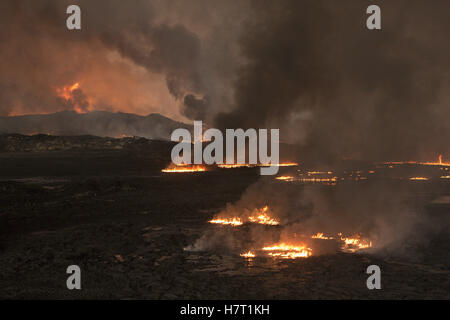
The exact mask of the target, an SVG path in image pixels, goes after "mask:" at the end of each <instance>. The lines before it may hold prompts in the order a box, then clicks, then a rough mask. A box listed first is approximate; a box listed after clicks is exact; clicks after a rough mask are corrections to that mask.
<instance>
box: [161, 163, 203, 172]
mask: <svg viewBox="0 0 450 320" xmlns="http://www.w3.org/2000/svg"><path fill="white" fill-rule="evenodd" d="M161 171H162V172H165V173H183V172H204V171H206V167H204V166H201V165H170V166H168V167H167V168H165V169H163V170H161Z"/></svg>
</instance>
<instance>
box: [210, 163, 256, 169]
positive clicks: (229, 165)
mask: <svg viewBox="0 0 450 320" xmlns="http://www.w3.org/2000/svg"><path fill="white" fill-rule="evenodd" d="M217 166H218V167H219V168H222V169H235V168H251V167H254V166H255V165H252V164H245V163H242V164H240V163H237V164H218V165H217Z"/></svg>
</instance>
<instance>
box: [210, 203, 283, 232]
mask: <svg viewBox="0 0 450 320" xmlns="http://www.w3.org/2000/svg"><path fill="white" fill-rule="evenodd" d="M268 211H269V207H268V206H265V207H263V208H261V209H257V210H255V212H254V214H252V215H250V216H248V217H247V219H246V220H243V219H241V218H239V217H233V218H215V219H212V220H210V221H209V223H213V224H222V225H231V226H235V227H236V226H241V225H243V224H244V222H251V223H258V224H265V225H270V226H276V225H279V224H280V221H278V220H277V219H275V218H272V217H271V216H270V215H269V214H268Z"/></svg>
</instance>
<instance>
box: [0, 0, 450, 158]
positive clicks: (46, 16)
mask: <svg viewBox="0 0 450 320" xmlns="http://www.w3.org/2000/svg"><path fill="white" fill-rule="evenodd" d="M68 4H79V5H80V6H81V8H82V30H81V31H76V32H74V31H68V30H67V29H66V27H65V19H66V16H67V15H66V14H65V8H66V6H67V5H68ZM369 4H378V5H379V6H380V7H381V10H382V30H381V31H369V30H367V29H366V27H365V20H366V17H367V15H366V14H365V10H366V8H367V6H368V5H369ZM449 12H450V2H449V1H446V0H442V1H440V0H434V1H425V0H389V1H386V0H377V1H365V0H342V1H335V0H314V1H313V0H277V1H265V0H259V1H256V0H255V1H251V0H244V1H225V0H173V1H171V0H160V1H150V0H134V1H119V0H90V1H75V0H71V1H61V0H58V1H57V0H52V1H50V0H40V1H26V0H25V1H12V0H11V1H10V0H3V1H1V3H0V21H1V24H2V27H1V29H0V39H1V42H0V70H1V72H0V115H14V114H24V113H49V112H53V111H59V110H64V109H72V108H73V107H74V104H80V105H82V106H83V108H84V109H85V110H96V109H101V110H112V111H124V112H133V113H138V114H148V113H152V112H159V113H162V114H164V115H167V116H170V117H173V118H175V119H177V120H180V119H181V120H183V119H184V120H187V119H198V120H200V119H204V120H206V121H208V123H210V124H212V125H217V126H219V127H222V128H224V127H227V128H237V127H244V128H246V127H255V128H258V127H261V128H267V127H269V128H280V130H281V138H282V140H284V141H286V142H291V143H296V144H297V145H299V146H301V147H302V150H304V152H305V154H307V155H308V156H310V157H312V158H317V159H320V158H322V159H323V158H326V157H331V158H332V157H336V156H351V157H355V158H361V159H366V158H367V159H383V158H389V159H393V158H395V159H398V158H413V157H414V158H421V159H424V158H434V157H437V155H438V154H439V153H442V154H444V156H447V157H448V156H450V150H449V149H450V148H449V146H448V145H449V144H448V140H449V137H450V134H449V133H450V125H449V119H450V111H449V110H450V104H449V101H450V91H449V70H450V66H449V63H450V62H449V59H448V57H449V55H450V48H449V47H450V41H449V37H448V33H449V31H450V28H449V25H450V20H449V19H448V17H449ZM75 82H79V83H80V89H78V90H77V91H76V95H74V97H73V99H72V100H71V101H64V99H62V98H61V97H58V89H60V88H62V87H63V86H68V85H72V84H73V83H75Z"/></svg>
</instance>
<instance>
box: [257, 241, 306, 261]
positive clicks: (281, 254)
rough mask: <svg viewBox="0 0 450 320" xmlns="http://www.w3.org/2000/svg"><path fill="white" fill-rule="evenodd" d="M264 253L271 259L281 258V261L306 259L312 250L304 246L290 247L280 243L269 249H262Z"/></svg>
mask: <svg viewBox="0 0 450 320" xmlns="http://www.w3.org/2000/svg"><path fill="white" fill-rule="evenodd" d="M262 250H264V251H268V253H267V254H268V255H269V256H271V257H277V258H283V259H295V258H307V257H309V256H311V255H312V250H311V249H310V248H307V247H306V246H305V245H303V244H302V245H290V244H286V243H280V244H276V245H273V246H269V247H264V248H262Z"/></svg>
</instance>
